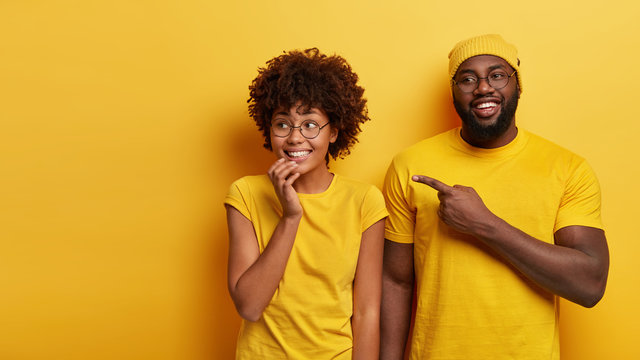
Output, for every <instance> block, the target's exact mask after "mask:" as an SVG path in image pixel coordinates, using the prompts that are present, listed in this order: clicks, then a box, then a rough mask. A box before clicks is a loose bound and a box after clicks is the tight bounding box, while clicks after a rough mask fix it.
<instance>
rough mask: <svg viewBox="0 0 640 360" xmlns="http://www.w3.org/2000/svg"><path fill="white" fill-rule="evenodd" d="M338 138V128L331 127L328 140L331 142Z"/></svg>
mask: <svg viewBox="0 0 640 360" xmlns="http://www.w3.org/2000/svg"><path fill="white" fill-rule="evenodd" d="M336 140H338V129H336V128H334V127H331V137H330V138H329V142H330V143H331V144H333V143H334V142H336Z"/></svg>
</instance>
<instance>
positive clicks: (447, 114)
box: [436, 88, 460, 134]
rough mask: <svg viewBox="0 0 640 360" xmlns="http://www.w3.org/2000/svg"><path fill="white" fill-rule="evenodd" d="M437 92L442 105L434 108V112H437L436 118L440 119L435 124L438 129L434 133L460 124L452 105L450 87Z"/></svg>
mask: <svg viewBox="0 0 640 360" xmlns="http://www.w3.org/2000/svg"><path fill="white" fill-rule="evenodd" d="M439 93H440V97H441V99H442V102H441V104H442V106H439V107H438V109H436V113H438V114H439V117H438V118H439V119H441V121H439V122H438V124H437V125H436V127H437V129H438V132H437V133H436V134H438V133H441V132H443V131H447V130H449V129H453V128H455V127H458V126H460V117H459V116H458V113H456V109H455V107H454V106H453V97H452V96H451V88H443V89H442V91H441V92H439Z"/></svg>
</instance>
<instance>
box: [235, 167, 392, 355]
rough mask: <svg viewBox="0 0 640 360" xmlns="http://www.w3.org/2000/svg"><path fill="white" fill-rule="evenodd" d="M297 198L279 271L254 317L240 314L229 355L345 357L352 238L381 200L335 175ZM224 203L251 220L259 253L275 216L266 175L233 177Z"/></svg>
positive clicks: (376, 214)
mask: <svg viewBox="0 0 640 360" xmlns="http://www.w3.org/2000/svg"><path fill="white" fill-rule="evenodd" d="M298 197H299V198H300V203H301V204H302V207H303V209H304V215H303V218H302V220H301V222H300V225H299V228H298V233H297V235H296V239H295V243H294V246H293V249H292V251H291V255H290V257H289V261H288V263H287V267H286V269H285V272H284V275H283V277H282V279H281V280H280V284H279V285H278V289H277V290H276V292H275V294H274V295H273V298H272V299H271V302H270V303H269V305H268V306H267V308H266V309H265V310H264V312H263V314H262V317H261V318H260V320H258V321H257V322H249V321H246V320H243V322H242V325H241V329H240V334H239V337H238V345H237V349H236V359H251V360H254V359H351V353H352V348H353V335H352V332H351V315H352V313H353V281H354V277H355V271H356V265H357V263H358V254H359V251H360V241H361V238H362V233H363V232H364V231H365V230H366V229H367V228H369V227H370V226H371V225H373V224H375V223H376V222H377V221H379V220H381V219H383V218H385V217H386V216H387V210H386V208H385V204H384V199H383V197H382V193H381V192H380V190H378V189H377V188H376V187H375V186H373V185H369V184H365V183H362V182H359V181H356V180H351V179H348V178H345V177H341V176H339V175H334V178H333V180H332V182H331V185H330V186H329V188H328V189H327V190H326V191H324V192H322V193H319V194H298ZM225 203H226V204H229V205H231V206H233V207H234V208H236V209H238V210H239V211H240V212H241V213H242V214H243V215H244V216H246V217H247V218H248V219H249V220H251V222H252V223H253V227H254V230H255V233H256V236H257V239H258V246H259V248H260V253H262V252H263V251H264V249H265V247H266V246H267V244H268V243H269V239H270V238H271V235H272V234H273V231H274V229H275V227H276V225H277V223H278V220H279V219H280V216H281V215H282V207H281V205H280V203H279V201H278V198H277V197H276V194H275V192H274V190H273V186H272V185H271V182H270V180H269V178H268V177H267V176H266V175H259V176H247V177H244V178H241V179H239V180H237V181H236V182H234V183H233V184H232V185H231V189H230V190H229V194H228V195H227V197H226V198H225Z"/></svg>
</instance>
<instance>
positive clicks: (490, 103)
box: [476, 102, 498, 109]
mask: <svg viewBox="0 0 640 360" xmlns="http://www.w3.org/2000/svg"><path fill="white" fill-rule="evenodd" d="M495 106H498V104H496V103H494V102H486V103H482V104H479V105H478V106H476V108H478V109H486V108H489V107H495Z"/></svg>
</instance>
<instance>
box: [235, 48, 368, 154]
mask: <svg viewBox="0 0 640 360" xmlns="http://www.w3.org/2000/svg"><path fill="white" fill-rule="evenodd" d="M357 82H358V75H356V74H355V73H354V72H353V71H352V70H351V66H349V64H348V63H347V61H346V60H345V59H344V58H342V57H340V56H338V55H333V56H327V55H324V54H322V53H320V51H319V50H318V49H317V48H311V49H307V50H304V51H299V50H293V51H289V52H286V53H284V54H283V55H280V56H278V57H275V58H273V59H271V60H269V61H268V62H267V66H266V67H264V68H259V69H258V76H257V77H256V78H255V79H254V80H253V82H252V83H251V85H250V86H249V90H250V92H249V96H250V97H249V99H248V100H247V102H248V103H249V115H250V116H251V117H252V118H253V120H255V122H256V125H258V128H259V129H260V131H262V134H263V135H264V138H265V143H264V147H265V148H267V149H268V150H271V139H270V137H269V131H270V128H271V118H272V116H273V113H274V111H276V110H277V109H278V108H280V107H282V108H284V109H287V110H288V109H290V108H291V107H292V106H294V105H296V104H299V105H301V106H302V108H307V107H315V108H318V109H322V110H324V112H325V113H326V114H327V116H328V117H329V122H330V123H331V127H332V128H336V129H338V138H337V139H336V141H335V142H334V143H332V144H329V151H328V154H327V158H326V159H327V161H328V160H329V155H331V156H332V157H333V158H334V159H336V158H338V157H341V158H342V157H344V156H346V155H348V154H349V148H350V147H351V146H353V145H354V144H355V143H356V142H358V140H357V138H356V137H357V135H358V133H359V132H360V124H362V123H363V122H365V121H367V120H369V115H368V111H367V106H366V104H367V100H366V99H365V98H363V97H362V95H363V93H364V89H363V88H362V87H360V86H358V85H357Z"/></svg>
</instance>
